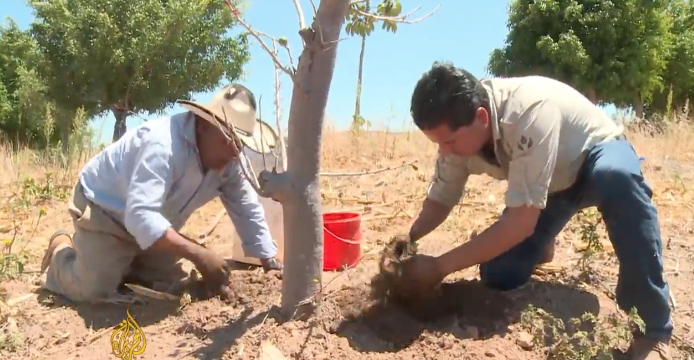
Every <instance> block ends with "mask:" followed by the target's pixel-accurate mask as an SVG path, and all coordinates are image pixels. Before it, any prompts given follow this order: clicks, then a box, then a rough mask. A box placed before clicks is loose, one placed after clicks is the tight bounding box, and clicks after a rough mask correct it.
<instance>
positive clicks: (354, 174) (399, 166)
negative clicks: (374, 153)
mask: <svg viewBox="0 0 694 360" xmlns="http://www.w3.org/2000/svg"><path fill="white" fill-rule="evenodd" d="M416 162H417V160H413V161H410V162H408V163H404V164H402V165H398V166H390V167H386V168H382V169H376V170H370V171H361V172H352V173H320V176H327V177H343V176H344V177H346V176H362V175H373V174H378V173H382V172H386V171H390V170H395V169H399V168H402V167H405V166H413V165H414V164H415V163H416Z"/></svg>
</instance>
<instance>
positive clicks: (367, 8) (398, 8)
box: [345, 0, 438, 131]
mask: <svg viewBox="0 0 694 360" xmlns="http://www.w3.org/2000/svg"><path fill="white" fill-rule="evenodd" d="M437 8H438V7H437ZM417 10H419V8H417V9H415V10H414V11H411V12H410V13H408V14H405V15H401V13H402V4H400V1H399V0H383V2H381V3H380V4H378V5H377V6H376V11H374V12H373V15H369V16H365V15H364V14H372V11H371V1H370V0H364V1H354V2H352V3H350V6H349V11H348V12H347V18H346V21H347V24H346V25H345V32H347V34H349V35H350V36H359V38H360V39H361V47H360V50H359V68H358V69H357V96H356V100H355V104H354V115H353V116H352V131H358V130H360V129H361V128H362V127H364V126H366V125H367V121H366V119H364V118H363V117H362V116H361V89H362V84H363V76H362V74H363V71H364V51H365V49H366V37H367V36H369V35H371V33H372V32H373V31H374V30H375V28H376V23H377V22H380V23H381V29H383V30H385V31H388V32H391V33H395V32H396V31H397V30H398V23H409V24H413V23H416V22H419V21H422V20H424V19H425V18H427V17H429V16H430V15H432V14H433V13H434V11H436V9H434V10H433V11H432V12H430V13H428V14H426V15H424V16H422V17H421V18H419V19H416V20H411V21H410V20H408V18H409V17H410V15H412V14H413V13H414V12H415V11H417Z"/></svg>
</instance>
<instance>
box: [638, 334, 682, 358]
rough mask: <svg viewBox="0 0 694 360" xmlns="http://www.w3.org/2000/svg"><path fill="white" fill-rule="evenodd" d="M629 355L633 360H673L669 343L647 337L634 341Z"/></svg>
mask: <svg viewBox="0 0 694 360" xmlns="http://www.w3.org/2000/svg"><path fill="white" fill-rule="evenodd" d="M629 354H630V359H631V360H672V355H670V345H669V344H668V343H666V342H662V341H657V340H652V339H648V338H645V337H638V338H635V339H634V341H633V342H632V343H631V347H630V348H629Z"/></svg>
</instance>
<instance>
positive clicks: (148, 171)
mask: <svg viewBox="0 0 694 360" xmlns="http://www.w3.org/2000/svg"><path fill="white" fill-rule="evenodd" d="M171 157H172V154H171V150H170V149H167V148H166V147H165V146H164V145H162V144H160V143H151V144H147V145H145V146H143V147H142V148H141V149H140V154H139V155H138V157H137V159H136V162H135V164H136V165H135V169H134V170H133V174H132V177H131V178H130V184H129V185H128V197H127V201H126V205H125V214H124V221H123V222H124V225H125V228H126V229H127V230H128V232H129V233H130V234H131V235H133V237H134V238H135V240H136V241H137V243H138V245H140V247H141V248H142V249H143V250H144V249H147V248H149V247H150V246H152V244H154V242H155V241H156V240H157V239H159V238H160V237H161V236H162V235H164V233H165V232H166V229H168V228H169V227H171V223H170V222H169V221H168V220H167V219H166V218H165V217H164V216H163V215H162V213H161V209H162V205H163V203H164V199H165V198H166V194H167V192H168V186H169V184H170V183H171V178H172V170H171V165H170V160H171Z"/></svg>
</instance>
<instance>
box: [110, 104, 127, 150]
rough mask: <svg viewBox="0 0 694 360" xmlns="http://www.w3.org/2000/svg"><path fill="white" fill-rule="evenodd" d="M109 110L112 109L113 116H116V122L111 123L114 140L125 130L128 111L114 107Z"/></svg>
mask: <svg viewBox="0 0 694 360" xmlns="http://www.w3.org/2000/svg"><path fill="white" fill-rule="evenodd" d="M111 111H113V116H114V117H115V118H116V122H115V123H114V124H113V142H116V141H118V139H120V138H121V136H123V134H125V131H126V130H127V125H126V123H125V119H127V118H128V113H127V112H126V111H125V110H121V109H115V108H114V109H112V110H111Z"/></svg>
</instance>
